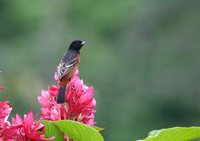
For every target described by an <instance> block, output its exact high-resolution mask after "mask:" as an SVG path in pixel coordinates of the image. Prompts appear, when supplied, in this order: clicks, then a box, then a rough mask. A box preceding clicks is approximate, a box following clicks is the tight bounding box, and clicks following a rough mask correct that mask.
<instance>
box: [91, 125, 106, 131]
mask: <svg viewBox="0 0 200 141" xmlns="http://www.w3.org/2000/svg"><path fill="white" fill-rule="evenodd" d="M91 127H92V128H94V129H96V130H97V131H99V132H101V131H103V130H104V128H101V127H97V126H91Z"/></svg>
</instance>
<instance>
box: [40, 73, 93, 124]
mask: <svg viewBox="0 0 200 141" xmlns="http://www.w3.org/2000/svg"><path fill="white" fill-rule="evenodd" d="M56 76H57V75H56V74H55V79H56V78H57V77H56ZM58 83H59V82H58ZM58 90H59V86H55V85H53V86H51V87H49V89H48V91H44V90H43V91H42V92H41V96H39V97H38V101H39V103H40V104H41V105H42V108H41V111H42V113H41V115H42V116H43V118H44V119H45V120H66V119H68V120H75V121H79V122H82V123H84V124H88V125H94V124H95V122H94V113H95V110H94V108H95V106H96V101H95V99H94V98H93V95H94V88H93V87H88V86H86V85H84V83H83V81H82V80H80V78H79V76H78V71H77V72H76V73H75V74H74V76H73V77H72V78H71V80H70V81H69V83H68V84H67V89H66V94H65V103H63V104H57V102H56V99H57V96H58Z"/></svg>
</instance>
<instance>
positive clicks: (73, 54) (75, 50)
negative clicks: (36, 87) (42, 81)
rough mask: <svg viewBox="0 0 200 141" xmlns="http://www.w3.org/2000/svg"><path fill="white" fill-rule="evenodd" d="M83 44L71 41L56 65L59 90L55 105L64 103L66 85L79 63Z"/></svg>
mask: <svg viewBox="0 0 200 141" xmlns="http://www.w3.org/2000/svg"><path fill="white" fill-rule="evenodd" d="M84 44H85V42H84V41H80V40H75V41H73V42H72V43H71V44H70V46H69V48H68V50H67V52H66V53H65V54H64V56H63V58H62V59H61V61H60V64H59V65H58V68H57V74H58V79H59V81H60V83H59V85H60V89H59V92H58V99H57V103H64V101H65V90H66V84H67V83H68V82H69V81H70V78H71V77H72V76H73V75H74V73H75V72H76V70H77V69H78V66H79V63H80V49H81V47H82V46H83V45H84Z"/></svg>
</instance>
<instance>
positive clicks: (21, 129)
mask: <svg viewBox="0 0 200 141" xmlns="http://www.w3.org/2000/svg"><path fill="white" fill-rule="evenodd" d="M44 133H45V130H44V125H43V124H41V123H40V122H39V121H38V122H35V121H34V116H33V113H32V112H29V113H28V114H27V115H25V116H24V120H22V118H21V117H20V116H19V115H18V114H17V115H16V118H12V125H11V126H10V127H9V128H7V129H5V130H4V131H3V132H2V136H3V137H2V139H3V140H13V141H14V140H17V141H27V140H32V141H38V140H40V141H46V140H51V139H53V138H49V139H46V138H45V135H44Z"/></svg>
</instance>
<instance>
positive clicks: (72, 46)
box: [69, 40, 86, 51]
mask: <svg viewBox="0 0 200 141" xmlns="http://www.w3.org/2000/svg"><path fill="white" fill-rule="evenodd" d="M85 43H86V42H84V41H80V40H75V41H73V42H72V43H71V44H70V46H69V49H70V50H75V51H79V50H80V49H81V47H82V46H83V45H84V44H85Z"/></svg>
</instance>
